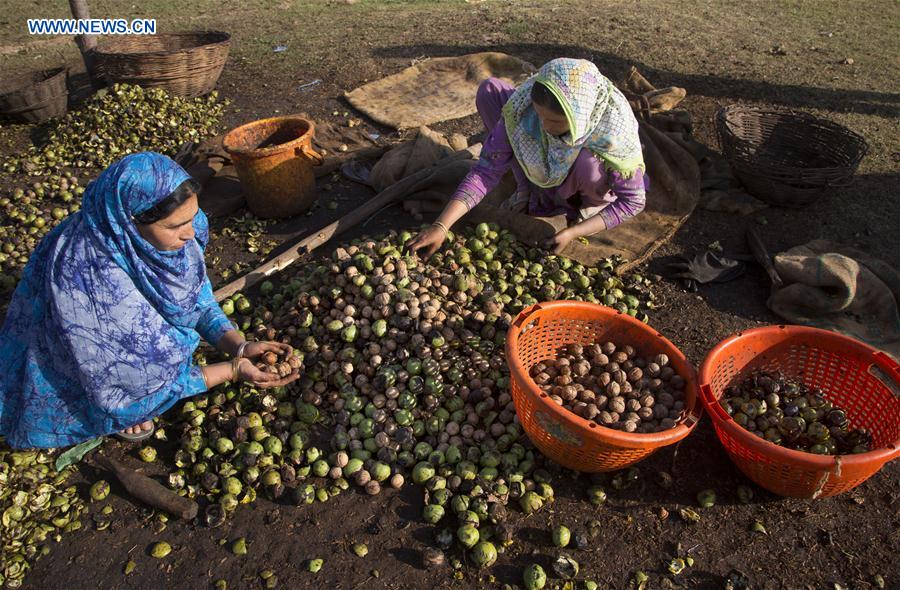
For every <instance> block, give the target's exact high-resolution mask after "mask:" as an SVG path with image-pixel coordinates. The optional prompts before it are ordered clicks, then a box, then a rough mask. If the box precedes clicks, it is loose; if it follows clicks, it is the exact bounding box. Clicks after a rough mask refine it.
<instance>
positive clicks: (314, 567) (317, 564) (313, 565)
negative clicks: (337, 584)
mask: <svg viewBox="0 0 900 590" xmlns="http://www.w3.org/2000/svg"><path fill="white" fill-rule="evenodd" d="M324 563H325V560H323V559H320V558H316V559H310V560H309V563H307V564H306V569H307V570H308V571H309V572H310V573H313V574H317V573H319V571H320V570H321V569H322V565H324Z"/></svg>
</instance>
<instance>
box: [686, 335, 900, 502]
mask: <svg viewBox="0 0 900 590" xmlns="http://www.w3.org/2000/svg"><path fill="white" fill-rule="evenodd" d="M755 370H768V371H782V372H783V373H784V374H786V375H788V376H791V377H793V378H799V379H800V380H802V381H803V382H804V383H805V384H806V385H807V386H809V387H818V388H820V389H821V390H822V392H823V393H824V395H825V397H826V398H827V399H828V400H829V401H831V402H832V403H834V404H835V405H837V406H840V407H841V408H843V409H844V410H845V411H846V412H847V417H848V418H849V419H850V425H851V426H852V427H854V428H867V429H868V430H869V431H870V432H871V434H872V450H871V451H869V452H867V453H860V454H858V455H839V456H829V455H813V454H811V453H804V452H801V451H795V450H793V449H788V448H785V447H781V446H778V445H776V444H774V443H771V442H769V441H767V440H764V439H761V438H759V437H757V436H756V435H754V434H753V433H751V432H749V431H748V430H745V429H744V428H743V427H741V426H740V425H738V424H737V423H736V422H735V421H734V420H733V419H732V418H731V416H729V415H728V413H727V412H725V410H724V409H723V408H722V407H721V406H720V405H719V399H720V398H721V397H722V394H723V393H724V392H725V390H726V388H728V387H729V386H730V385H732V384H737V383H740V381H742V380H743V379H744V378H745V377H746V376H747V375H749V374H750V373H752V372H753V371H755ZM700 394H701V397H702V400H703V405H704V406H705V407H706V411H707V413H708V414H709V415H710V418H712V421H713V426H715V428H716V434H718V436H719V440H720V441H722V444H723V445H724V446H725V450H726V451H728V454H729V455H730V456H731V460H732V461H733V462H734V464H735V465H737V466H738V468H740V469H741V471H743V472H744V473H745V474H746V475H747V476H748V477H749V478H750V479H752V480H753V481H755V482H756V483H757V484H759V485H761V486H762V487H764V488H766V489H768V490H769V491H771V492H774V493H776V494H779V495H781V496H790V497H794V498H824V497H828V496H834V495H836V494H840V493H841V492H846V491H847V490H849V489H852V488H854V487H856V486H857V485H859V484H860V483H862V482H864V481H865V480H867V479H868V478H869V477H871V476H872V475H874V474H875V473H876V472H877V471H878V470H879V469H881V466H882V465H884V464H885V463H887V462H888V461H891V460H893V459H895V458H897V457H898V456H900V365H898V364H897V363H895V362H894V361H893V360H891V358H890V357H888V356H887V355H886V354H885V353H883V352H880V351H878V350H876V349H874V348H872V347H871V346H867V345H865V344H863V343H862V342H859V341H858V340H854V339H852V338H848V337H847V336H842V335H840V334H836V333H834V332H829V331H827V330H819V329H817V328H807V327H802V326H768V327H764V328H755V329H753V330H747V331H746V332H742V333H740V334H738V335H736V336H732V337H731V338H728V339H727V340H724V341H723V342H721V343H720V344H719V345H718V346H716V347H715V348H714V349H712V350H711V351H710V352H709V354H708V355H707V356H706V359H705V360H704V361H703V365H702V366H701V367H700Z"/></svg>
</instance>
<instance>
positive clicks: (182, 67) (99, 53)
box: [94, 31, 231, 98]
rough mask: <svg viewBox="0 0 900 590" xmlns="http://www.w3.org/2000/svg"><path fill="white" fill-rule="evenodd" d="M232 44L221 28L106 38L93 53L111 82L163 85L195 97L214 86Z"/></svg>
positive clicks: (229, 36)
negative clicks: (217, 29) (216, 29)
mask: <svg viewBox="0 0 900 590" xmlns="http://www.w3.org/2000/svg"><path fill="white" fill-rule="evenodd" d="M230 45H231V35H229V34H228V33H223V32H221V31H198V32H189V33H169V34H165V35H123V36H120V37H110V38H108V39H106V40H104V41H103V42H101V43H100V44H99V45H98V46H97V48H96V49H95V50H94V53H95V56H96V63H97V68H98V71H99V72H100V74H101V75H102V76H103V78H104V79H105V80H106V82H107V83H108V84H113V83H116V82H124V83H127V84H137V85H139V86H144V87H146V88H151V87H160V88H163V89H165V90H166V91H168V92H169V93H171V94H174V95H176V96H185V97H190V98H192V97H195V96H201V95H203V94H207V93H209V92H211V91H212V89H213V88H215V86H216V82H217V81H218V80H219V76H220V75H221V74H222V68H223V67H225V60H226V59H228V49H229V46H230Z"/></svg>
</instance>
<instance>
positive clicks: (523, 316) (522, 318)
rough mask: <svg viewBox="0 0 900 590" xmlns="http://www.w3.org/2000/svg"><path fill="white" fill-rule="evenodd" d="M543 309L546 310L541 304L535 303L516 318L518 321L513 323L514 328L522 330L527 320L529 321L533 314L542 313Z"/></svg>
mask: <svg viewBox="0 0 900 590" xmlns="http://www.w3.org/2000/svg"><path fill="white" fill-rule="evenodd" d="M542 309H544V308H543V307H541V304H540V303H535V304H534V305H532V306H531V307H529V308H527V309H523V310H522V311H520V312H519V315H518V316H517V317H516V319H515V320H513V323H512V325H513V327H514V328H517V329H518V328H521V327H522V324H523V323H524V322H525V320H527V319H529V318H530V317H531V315H532V314H533V313H535V312H537V311H541V310H542Z"/></svg>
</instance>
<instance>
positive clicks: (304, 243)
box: [214, 144, 481, 301]
mask: <svg viewBox="0 0 900 590" xmlns="http://www.w3.org/2000/svg"><path fill="white" fill-rule="evenodd" d="M480 147H481V146H480V144H477V145H476V146H472V147H469V148H468V149H465V150H460V151H458V152H456V153H454V154H452V155H449V156H447V157H446V158H443V159H441V160H439V161H437V162H436V163H435V164H434V165H433V166H431V167H430V168H425V169H423V170H419V171H418V172H416V173H415V174H410V175H409V176H407V177H406V178H403V179H401V180H399V181H398V182H395V183H394V184H392V185H391V186H389V187H387V188H386V189H384V190H383V191H381V192H380V193H378V194H377V195H375V196H374V197H372V198H371V199H369V200H368V201H366V202H365V203H363V204H362V205H360V206H359V207H357V208H356V209H354V210H353V211H351V212H349V213H347V214H346V215H344V216H343V217H341V218H340V219H338V220H337V221H335V222H333V223H330V224H328V225H326V226H325V227H323V228H322V229H320V230H318V231H316V232H313V233H312V234H311V235H309V236H307V237H305V238H303V239H301V240H300V241H299V242H297V243H296V244H294V245H293V246H291V247H290V248H289V249H288V250H286V251H285V252H282V253H281V254H279V255H278V256H276V257H275V258H273V259H272V260H270V261H268V262H266V263H265V264H262V265H261V266H258V267H257V268H255V269H254V270H252V271H250V272H248V273H247V274H245V275H243V276H241V277H240V278H238V279H236V280H234V281H232V282H230V283H228V284H227V285H225V286H224V287H221V288H219V289H218V290H216V292H215V293H214V295H215V297H216V301H222V300H223V299H225V298H226V297H230V296H231V295H234V294H235V293H237V292H238V291H242V290H244V289H247V288H249V287H252V286H253V285H255V284H256V283H258V282H260V281H262V280H264V279H265V278H266V277H268V276H271V275H273V274H275V273H277V272H279V271H281V270H284V269H285V268H287V267H288V266H290V265H291V264H292V263H293V262H295V261H296V260H297V259H298V258H301V257H302V256H304V255H305V254H308V253H309V252H312V251H313V250H314V249H316V248H318V247H319V246H321V245H322V244H324V243H325V242H327V241H328V240H330V239H331V238H333V237H334V236H337V235H340V234H341V233H343V232H345V231H347V230H348V229H350V228H351V227H354V226H355V225H357V224H359V223H361V222H363V221H365V220H366V219H368V218H369V217H371V216H372V215H374V214H375V213H377V212H378V211H380V210H381V209H382V208H384V207H385V206H387V205H389V204H391V203H393V202H394V201H397V200H400V199H402V198H403V197H405V196H407V195H408V194H410V193H412V192H414V191H416V190H418V189H417V186H416V185H419V184H422V185H424V184H425V183H426V182H427V181H428V180H429V179H430V177H431V175H432V174H433V173H434V172H435V170H437V169H438V168H440V167H441V166H443V165H445V164H448V163H450V162H453V161H456V160H464V159H471V158H472V157H473V151H472V150H474V149H478V148H480ZM476 153H477V152H476ZM302 233H303V232H297V233H296V234H294V236H289V237H288V238H287V240H286V241H289V240H292V239H294V238H295V237H296V236H299V235H301V234H302Z"/></svg>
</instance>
